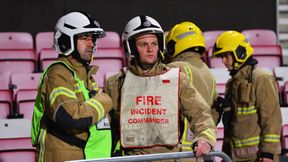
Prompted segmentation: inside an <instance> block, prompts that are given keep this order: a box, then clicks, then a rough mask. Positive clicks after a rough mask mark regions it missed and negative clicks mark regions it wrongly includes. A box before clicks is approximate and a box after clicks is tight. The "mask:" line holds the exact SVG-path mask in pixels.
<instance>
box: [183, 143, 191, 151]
mask: <svg viewBox="0 0 288 162" xmlns="http://www.w3.org/2000/svg"><path fill="white" fill-rule="evenodd" d="M182 150H185V151H192V142H191V144H190V145H188V144H183V143H182Z"/></svg>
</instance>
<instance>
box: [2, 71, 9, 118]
mask: <svg viewBox="0 0 288 162" xmlns="http://www.w3.org/2000/svg"><path fill="white" fill-rule="evenodd" d="M9 84H10V73H0V119H5V118H7V115H8V114H10V111H11V105H12V95H11V94H12V93H11V91H10V89H9Z"/></svg>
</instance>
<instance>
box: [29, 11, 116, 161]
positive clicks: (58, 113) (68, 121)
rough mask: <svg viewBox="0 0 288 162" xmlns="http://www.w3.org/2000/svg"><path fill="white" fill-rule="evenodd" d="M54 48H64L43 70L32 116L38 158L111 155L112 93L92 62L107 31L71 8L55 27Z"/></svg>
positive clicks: (33, 135)
mask: <svg viewBox="0 0 288 162" xmlns="http://www.w3.org/2000/svg"><path fill="white" fill-rule="evenodd" d="M55 30H56V31H55V33H54V47H55V49H56V50H57V51H58V52H59V53H60V54H59V56H58V59H57V61H56V62H54V63H52V64H51V65H50V66H49V67H48V68H47V69H46V70H45V71H44V72H43V75H42V78H41V81H40V84H39V88H38V95H37V99H36V102H35V106H34V113H33V119H32V144H33V145H34V146H36V147H37V159H38V161H45V162H60V161H61V162H63V161H67V160H78V159H84V158H85V159H91V158H102V157H110V156H111V146H112V142H111V141H112V139H111V130H110V126H109V121H108V118H107V116H106V114H107V113H108V111H109V110H110V109H111V108H112V100H111V98H110V97H109V96H108V95H107V94H105V93H103V92H102V91H103V90H101V89H100V88H98V86H97V84H96V82H95V81H94V79H93V77H92V75H95V73H96V71H97V69H98V67H96V66H89V64H90V63H91V61H92V58H93V55H92V54H93V53H94V50H95V47H96V41H97V39H99V38H102V37H104V36H105V32H104V31H103V29H102V28H101V27H100V25H99V24H98V23H97V21H95V20H94V19H93V18H92V17H90V16H89V15H87V14H86V13H84V12H76V11H75V12H70V13H68V14H66V15H64V16H62V17H61V18H60V19H59V20H58V22H57V23H56V26H55Z"/></svg>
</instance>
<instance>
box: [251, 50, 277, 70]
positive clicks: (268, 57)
mask: <svg viewBox="0 0 288 162" xmlns="http://www.w3.org/2000/svg"><path fill="white" fill-rule="evenodd" d="M253 48H254V52H253V57H254V58H256V59H257V60H258V66H259V67H269V68H271V69H272V70H273V69H274V68H275V67H279V66H282V48H281V46H279V45H271V46H270V45H263V46H262V45H257V46H253Z"/></svg>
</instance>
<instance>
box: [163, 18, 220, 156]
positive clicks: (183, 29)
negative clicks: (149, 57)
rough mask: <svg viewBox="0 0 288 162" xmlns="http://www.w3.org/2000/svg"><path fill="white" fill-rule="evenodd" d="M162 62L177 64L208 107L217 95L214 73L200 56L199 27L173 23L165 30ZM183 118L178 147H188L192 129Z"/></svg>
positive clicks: (201, 52)
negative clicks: (181, 133)
mask: <svg viewBox="0 0 288 162" xmlns="http://www.w3.org/2000/svg"><path fill="white" fill-rule="evenodd" d="M165 42H166V52H165V63H167V64H168V66H170V67H180V68H181V69H182V71H184V72H185V73H186V75H187V77H188V78H189V80H190V82H191V83H192V84H193V85H194V87H195V88H196V89H197V90H198V92H199V93H200V94H201V96H202V97H203V98H204V100H205V101H206V102H207V103H208V105H209V107H212V105H213V103H214V101H215V100H216V98H217V91H216V86H215V77H214V76H213V74H212V73H211V72H210V70H209V67H208V66H207V65H206V63H205V62H204V61H203V60H202V58H201V57H202V56H203V55H205V52H206V49H205V40H204V36H203V34H202V31H201V29H200V28H199V27H198V26H197V25H195V24H194V23H192V22H188V21H184V22H181V23H179V24H176V25H175V26H174V27H172V29H171V30H170V31H169V32H168V34H167V36H166V39H165ZM189 128H190V126H189V124H188V121H187V119H185V128H184V134H183V137H182V141H181V143H182V150H183V151H190V150H191V147H190V146H191V142H192V137H193V133H192V132H191V130H190V129H189Z"/></svg>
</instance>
